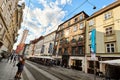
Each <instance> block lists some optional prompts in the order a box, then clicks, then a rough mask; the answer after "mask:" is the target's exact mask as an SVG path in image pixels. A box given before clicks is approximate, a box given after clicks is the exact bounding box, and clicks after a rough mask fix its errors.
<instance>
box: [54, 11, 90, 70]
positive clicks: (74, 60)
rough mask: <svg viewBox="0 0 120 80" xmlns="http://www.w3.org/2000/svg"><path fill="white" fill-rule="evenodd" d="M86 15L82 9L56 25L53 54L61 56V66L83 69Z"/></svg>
mask: <svg viewBox="0 0 120 80" xmlns="http://www.w3.org/2000/svg"><path fill="white" fill-rule="evenodd" d="M87 17H88V15H87V14H86V13H85V12H84V11H82V12H80V13H78V14H76V15H75V16H73V17H72V18H70V19H69V20H67V21H65V22H64V23H62V24H60V25H59V26H58V29H57V32H56V43H55V49H56V51H55V55H56V56H57V57H60V56H61V57H60V58H61V60H62V66H65V67H72V68H75V69H79V70H81V71H84V61H85V60H84V56H85V39H86V37H85V34H86V32H85V29H86V18H87Z"/></svg>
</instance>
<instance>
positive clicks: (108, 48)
mask: <svg viewBox="0 0 120 80" xmlns="http://www.w3.org/2000/svg"><path fill="white" fill-rule="evenodd" d="M112 45H113V46H112ZM112 49H114V51H112ZM108 50H109V51H108ZM115 51H116V49H115V43H114V42H111V43H106V52H107V53H114V52H115Z"/></svg>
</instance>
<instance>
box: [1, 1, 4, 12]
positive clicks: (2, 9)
mask: <svg viewBox="0 0 120 80" xmlns="http://www.w3.org/2000/svg"><path fill="white" fill-rule="evenodd" d="M1 7H2V10H4V8H5V3H4V2H3V3H2V6H1Z"/></svg>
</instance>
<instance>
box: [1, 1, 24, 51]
mask: <svg viewBox="0 0 120 80" xmlns="http://www.w3.org/2000/svg"><path fill="white" fill-rule="evenodd" d="M18 1H19V0H0V28H1V29H0V45H1V50H6V51H7V50H8V51H12V48H13V44H14V43H15V41H16V37H17V36H18V35H17V31H18V29H17V27H19V28H20V24H21V22H22V14H23V12H22V11H23V8H24V6H25V5H24V4H22V5H21V6H20V5H19V6H18Z"/></svg>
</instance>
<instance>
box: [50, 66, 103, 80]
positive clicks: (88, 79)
mask: <svg viewBox="0 0 120 80" xmlns="http://www.w3.org/2000/svg"><path fill="white" fill-rule="evenodd" d="M51 69H52V70H55V71H58V72H60V73H64V74H66V75H68V76H73V78H81V79H80V80H94V74H87V73H84V72H82V71H79V70H74V69H68V68H64V67H61V66H55V67H54V68H51ZM69 73H71V74H69ZM96 80H103V78H101V77H98V76H96Z"/></svg>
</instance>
